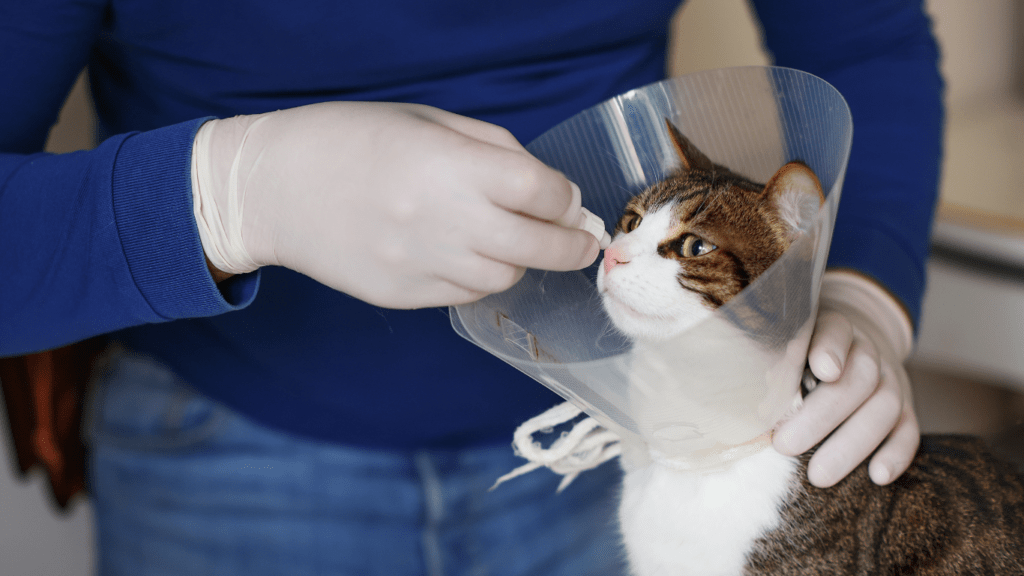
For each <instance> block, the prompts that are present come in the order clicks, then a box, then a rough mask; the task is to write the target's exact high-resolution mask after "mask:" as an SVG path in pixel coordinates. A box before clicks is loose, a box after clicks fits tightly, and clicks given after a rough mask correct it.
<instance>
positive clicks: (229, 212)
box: [193, 102, 598, 308]
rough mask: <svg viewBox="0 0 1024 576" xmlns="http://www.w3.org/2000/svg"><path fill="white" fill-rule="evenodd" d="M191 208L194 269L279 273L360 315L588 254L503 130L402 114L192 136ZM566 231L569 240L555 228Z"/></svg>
mask: <svg viewBox="0 0 1024 576" xmlns="http://www.w3.org/2000/svg"><path fill="white" fill-rule="evenodd" d="M193 198H194V201H195V207H196V208H195V213H196V219H197V224H198V225H199V230H200V237H201V240H202V243H203V248H204V250H205V251H206V254H207V258H208V260H209V261H210V263H211V264H212V265H213V266H214V267H215V268H217V269H219V270H222V271H224V272H227V273H243V272H248V271H251V270H255V269H256V268H258V267H260V266H267V265H281V266H286V267H288V268H291V269H293V270H296V271H298V272H302V273H304V274H306V275H308V276H310V277H312V278H314V279H315V280H317V281H319V282H321V283H323V284H326V285H327V286H330V287H332V288H335V289H337V290H340V291H342V292H345V293H347V294H349V295H351V296H354V297H356V298H359V299H361V300H364V301H366V302H369V303H371V304H375V305H379V306H385V307H391V308H418V307H426V306H439V305H452V304H461V303H465V302H469V301H473V300H476V299H479V298H481V297H483V296H485V295H486V294H489V293H492V292H498V291H501V290H504V289H506V288H508V287H510V286H511V285H513V284H514V283H515V282H516V281H518V279H519V278H520V277H521V276H522V274H523V271H524V267H532V268H540V269H545V270H574V269H579V268H583V267H585V266H587V265H589V264H590V263H592V262H593V261H594V260H595V259H596V258H597V254H598V243H597V241H596V240H595V238H594V236H592V235H591V234H588V233H587V232H584V231H582V230H578V229H575V226H576V225H577V224H579V223H580V221H581V218H583V216H582V214H581V210H580V196H579V189H578V188H575V185H573V184H571V183H570V182H569V181H568V180H566V178H565V177H564V176H562V175H561V174H560V173H559V172H557V171H555V170H553V169H551V168H549V167H547V166H545V165H544V164H543V163H542V162H540V161H539V160H537V159H536V158H534V157H533V156H531V155H530V154H529V153H527V152H526V150H525V149H524V148H523V147H522V146H520V145H519V143H518V142H517V141H516V140H515V138H513V137H512V135H511V134H509V133H508V132H507V131H506V130H504V129H502V128H499V127H497V126H494V125H491V124H487V123H485V122H481V121H477V120H473V119H470V118H466V117H463V116H458V115H455V114H451V113H447V112H444V111H441V110H438V109H436V108H431V107H428V106H420V105H412V104H386V103H363V102H329V103H323V104H314V105H310V106H304V107H300V108H294V109H289V110H282V111H277V112H270V113H267V114H261V115H255V116H238V117H235V118H229V119H225V120H213V121H210V122H207V123H206V124H204V125H203V126H202V127H201V129H200V131H199V133H198V134H197V136H196V144H195V147H194V150H193ZM566 226H569V227H566Z"/></svg>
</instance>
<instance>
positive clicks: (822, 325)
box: [807, 311, 853, 382]
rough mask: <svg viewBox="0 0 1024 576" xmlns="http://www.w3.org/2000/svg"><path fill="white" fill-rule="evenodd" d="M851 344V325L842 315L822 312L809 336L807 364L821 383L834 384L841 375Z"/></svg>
mask: <svg viewBox="0 0 1024 576" xmlns="http://www.w3.org/2000/svg"><path fill="white" fill-rule="evenodd" d="M852 344H853V325H852V324H850V320H849V319H847V317H846V316H845V315H844V314H841V313H839V312H834V311H822V312H821V313H820V314H818V319H817V322H816V323H815V326H814V335H813V336H811V346H810V349H809V352H808V354H807V362H808V364H810V367H811V372H812V373H814V375H815V376H816V377H817V378H818V379H819V380H821V381H822V382H835V381H836V380H838V379H839V377H840V376H841V375H842V373H843V366H844V364H845V362H846V357H847V356H848V355H849V353H850V346H851V345H852Z"/></svg>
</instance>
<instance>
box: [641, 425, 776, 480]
mask: <svg viewBox="0 0 1024 576" xmlns="http://www.w3.org/2000/svg"><path fill="white" fill-rule="evenodd" d="M771 446H772V433H771V431H770V430H769V431H767V432H765V433H764V434H761V435H760V436H757V437H756V438H753V439H751V440H749V441H747V442H744V443H742V444H736V445H725V444H718V445H716V446H714V447H712V448H707V449H705V450H696V451H694V452H691V453H689V454H687V455H686V456H675V457H673V456H670V455H667V454H662V453H660V452H659V451H658V450H656V449H654V448H651V449H649V450H648V453H649V456H650V460H651V461H652V462H656V463H658V464H660V465H662V466H664V467H665V468H668V469H670V470H677V471H681V472H685V471H693V472H697V473H701V474H707V473H711V472H724V471H726V470H728V469H729V468H731V467H732V466H733V465H734V464H735V463H736V462H738V461H740V460H743V459H744V458H749V457H751V456H753V455H755V454H758V453H760V452H762V451H764V450H767V449H770V448H771Z"/></svg>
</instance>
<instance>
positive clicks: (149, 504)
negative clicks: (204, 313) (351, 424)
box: [87, 354, 625, 576]
mask: <svg viewBox="0 0 1024 576" xmlns="http://www.w3.org/2000/svg"><path fill="white" fill-rule="evenodd" d="M90 404H91V405H90V408H89V412H88V420H87V421H88V436H89V439H90V444H91V455H92V458H91V462H90V478H89V479H90V491H91V496H92V499H93V502H94V505H95V516H96V522H97V540H98V545H99V574H100V575H101V576H112V575H122V574H124V575H132V576H149V575H171V574H173V575H176V576H181V575H189V576H200V575H204V574H216V575H220V576H232V575H243V574H244V575H246V576H255V575H263V574H266V575H270V574H273V575H288V576H303V575H314V574H331V575H341V576H345V575H352V576H371V575H376V574H380V575H387V576H404V575H410V576H411V575H417V576H419V575H429V576H434V575H463V574H465V575H470V574H472V575H485V574H486V575H493V576H506V575H507V576H512V575H517V576H518V575H536V576H556V575H558V576H561V575H564V576H584V575H586V576H601V575H609V576H611V575H616V576H618V575H621V574H624V573H625V570H624V568H623V564H622V549H621V546H620V544H619V541H618V538H617V534H616V527H615V520H614V509H615V501H616V492H617V490H618V485H619V477H620V474H619V471H618V467H617V466H616V465H615V464H605V465H603V466H601V467H600V468H598V469H597V470H593V471H590V472H586V473H584V474H582V475H581V476H580V477H579V478H577V479H576V481H575V482H574V483H573V484H572V485H571V486H570V487H569V488H568V489H567V490H566V491H565V492H563V493H562V494H555V487H556V485H557V483H558V479H557V477H556V476H555V475H554V474H552V473H550V472H549V471H547V470H541V471H537V472H533V473H531V474H528V475H526V476H523V477H520V478H517V479H515V480H513V481H510V482H509V483H507V484H504V485H502V486H501V487H500V488H499V489H497V490H495V491H494V492H488V491H487V489H488V488H489V487H490V486H491V484H492V483H493V482H494V480H495V478H497V477H498V476H500V475H501V474H504V473H505V472H507V471H509V470H511V469H512V468H514V467H515V466H517V465H519V464H521V463H522V460H520V459H518V458H516V457H515V456H513V454H512V449H511V447H510V446H509V445H507V444H503V445H501V446H494V447H482V448H474V449H467V450H424V451H418V452H414V453H403V452H386V451H377V450H367V449H361V448H353V447H345V446H337V445H332V444H325V443H319V442H315V441H310V440H306V439H301V438H296V437H293V436H290V435H288V434H284V433H281V432H278V431H275V430H271V429H268V428H265V427H262V426H260V425H258V424H256V423H254V422H252V421H249V420H247V419H246V418H244V417H242V416H240V415H238V414H236V413H234V412H232V411H230V410H228V409H226V408H225V407H223V406H221V405H219V404H217V403H215V402H213V401H211V400H209V399H207V398H205V397H203V396H201V395H199V394H197V393H196V392H195V391H193V390H192V389H191V388H189V387H188V385H186V384H185V383H183V382H181V381H180V380H179V379H178V378H177V377H176V376H175V375H174V374H172V373H170V372H169V371H168V370H167V369H166V368H164V367H162V366H161V365H159V364H157V363H155V362H153V361H150V360H147V359H144V358H138V357H134V356H131V355H125V354H121V355H116V356H115V357H114V358H113V359H112V361H111V364H110V366H109V368H108V370H106V371H105V374H104V375H103V376H102V377H101V378H100V379H99V382H98V383H97V385H96V387H95V389H94V394H93V398H92V401H91V403H90Z"/></svg>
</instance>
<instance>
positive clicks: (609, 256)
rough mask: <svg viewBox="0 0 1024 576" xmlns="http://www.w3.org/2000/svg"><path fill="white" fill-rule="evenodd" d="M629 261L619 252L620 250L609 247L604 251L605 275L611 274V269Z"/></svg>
mask: <svg viewBox="0 0 1024 576" xmlns="http://www.w3.org/2000/svg"><path fill="white" fill-rule="evenodd" d="M628 262H629V260H628V259H627V258H626V257H625V256H624V255H623V254H622V252H619V250H618V248H615V247H613V246H609V247H608V248H606V249H605V251H604V273H605V274H607V273H608V272H611V269H612V268H614V267H616V266H618V265H619V264H626V263H628Z"/></svg>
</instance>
